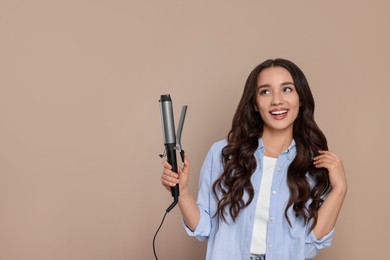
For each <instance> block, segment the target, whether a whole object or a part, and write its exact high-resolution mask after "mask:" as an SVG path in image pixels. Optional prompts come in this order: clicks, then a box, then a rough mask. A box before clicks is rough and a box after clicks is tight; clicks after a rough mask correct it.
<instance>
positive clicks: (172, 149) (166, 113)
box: [160, 94, 187, 212]
mask: <svg viewBox="0 0 390 260" xmlns="http://www.w3.org/2000/svg"><path fill="white" fill-rule="evenodd" d="M160 108H161V121H162V129H163V136H164V146H165V150H164V153H163V154H160V157H161V158H163V157H164V156H167V159H168V163H169V164H170V165H171V166H172V171H173V172H175V173H178V169H177V159H176V151H180V156H181V160H182V161H183V162H184V150H183V149H182V146H181V134H182V131H183V125H184V119H185V116H186V112H187V106H183V108H182V110H181V115H180V121H179V125H178V130H177V137H176V133H175V122H174V118H173V106H172V99H171V96H170V95H169V94H167V95H161V96H160ZM171 194H172V197H173V202H172V204H171V205H170V206H169V207H168V208H167V210H166V211H167V212H169V211H171V209H173V208H174V207H175V206H176V204H177V203H178V201H179V195H180V192H179V184H177V185H176V186H175V187H171Z"/></svg>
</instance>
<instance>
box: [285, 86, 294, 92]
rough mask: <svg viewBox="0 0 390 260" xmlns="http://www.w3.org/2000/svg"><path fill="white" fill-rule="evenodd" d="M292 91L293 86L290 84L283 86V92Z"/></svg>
mask: <svg viewBox="0 0 390 260" xmlns="http://www.w3.org/2000/svg"><path fill="white" fill-rule="evenodd" d="M293 91H294V87H292V86H285V87H283V92H284V93H290V92H293Z"/></svg>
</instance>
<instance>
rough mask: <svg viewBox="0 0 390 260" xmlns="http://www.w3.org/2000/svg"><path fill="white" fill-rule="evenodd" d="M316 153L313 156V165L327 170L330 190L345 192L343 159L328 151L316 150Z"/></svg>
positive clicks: (345, 181) (345, 180)
mask: <svg viewBox="0 0 390 260" xmlns="http://www.w3.org/2000/svg"><path fill="white" fill-rule="evenodd" d="M318 153H319V155H318V156H316V157H314V158H313V159H314V162H313V163H314V166H315V167H317V168H326V169H327V170H328V172H329V180H330V184H331V185H332V190H337V191H340V192H346V191H347V179H346V177H345V170H344V164H343V160H342V159H341V158H340V157H339V156H337V155H336V154H335V153H333V152H330V151H318Z"/></svg>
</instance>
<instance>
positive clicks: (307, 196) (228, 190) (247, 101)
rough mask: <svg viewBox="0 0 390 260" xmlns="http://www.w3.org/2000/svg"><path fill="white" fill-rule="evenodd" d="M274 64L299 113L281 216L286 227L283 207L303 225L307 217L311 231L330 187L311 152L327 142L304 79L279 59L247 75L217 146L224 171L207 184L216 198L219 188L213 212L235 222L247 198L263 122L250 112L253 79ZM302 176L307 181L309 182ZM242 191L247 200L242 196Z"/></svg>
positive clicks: (294, 67) (254, 89)
mask: <svg viewBox="0 0 390 260" xmlns="http://www.w3.org/2000/svg"><path fill="white" fill-rule="evenodd" d="M276 66H279V67H283V68H285V69H286V70H288V71H289V72H290V74H291V76H292V78H293V81H294V85H295V88H296V91H297V93H298V96H299V101H300V108H299V113H298V116H297V118H296V119H295V121H294V124H293V138H294V140H295V143H296V150H297V155H296V156H295V158H294V160H293V161H292V162H291V164H290V166H289V168H288V171H287V185H288V187H289V190H290V198H289V201H288V203H287V206H286V209H285V217H286V219H287V221H288V223H289V224H290V226H291V222H290V219H289V217H288V214H287V211H288V209H289V208H290V207H292V208H293V210H294V213H295V214H296V216H298V217H302V218H303V219H304V222H305V224H307V223H309V221H310V220H312V224H311V226H310V228H309V231H311V230H312V229H313V228H314V227H315V226H316V224H317V219H318V210H319V208H320V206H321V204H322V202H323V199H322V198H323V197H324V196H325V195H327V194H328V193H329V192H330V190H331V186H330V182H329V175H328V171H327V170H326V169H324V168H321V169H317V168H316V167H314V165H313V156H315V155H317V154H318V152H317V151H318V150H328V145H327V141H326V138H325V135H324V134H323V133H322V131H321V130H320V128H319V127H318V126H317V124H316V122H315V120H314V106H315V105H314V98H313V95H312V93H311V90H310V87H309V84H308V82H307V79H306V77H305V75H304V74H303V72H302V71H301V69H299V67H298V66H297V65H295V64H294V63H293V62H291V61H289V60H285V59H275V60H266V61H264V62H263V63H261V64H259V65H258V66H257V67H255V68H254V69H253V71H252V72H251V73H250V74H249V76H248V79H247V81H246V84H245V87H244V91H243V94H242V97H241V100H240V102H239V104H238V107H237V109H236V112H235V114H234V117H233V121H232V127H231V130H230V131H229V133H228V136H227V141H228V144H227V145H226V146H225V147H224V148H223V149H222V161H223V165H224V170H223V173H222V174H221V176H220V177H219V178H218V179H217V180H216V181H215V182H214V184H213V193H214V195H215V196H216V197H217V198H218V191H219V192H220V198H219V202H218V210H217V213H216V215H219V217H220V218H222V220H224V221H226V216H225V212H228V213H229V214H230V216H231V217H232V219H233V221H235V220H236V218H237V216H238V214H239V212H240V210H241V209H242V208H244V207H246V206H248V205H249V204H250V203H251V202H252V200H253V197H254V189H253V186H252V183H251V176H252V174H253V173H254V171H255V169H256V166H257V162H256V159H255V156H254V152H255V151H256V149H257V148H258V146H259V138H260V137H261V136H262V134H263V124H264V122H263V120H262V118H261V116H260V113H259V112H258V111H256V110H255V107H256V95H257V80H258V76H259V73H260V72H261V71H262V70H264V69H266V68H270V67H276ZM307 175H309V177H310V179H311V180H312V181H310V183H309V180H308V178H307V177H308V176H307ZM245 192H246V193H247V194H248V198H247V199H245V200H244V194H245ZM308 202H310V203H308Z"/></svg>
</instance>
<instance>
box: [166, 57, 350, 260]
mask: <svg viewBox="0 0 390 260" xmlns="http://www.w3.org/2000/svg"><path fill="white" fill-rule="evenodd" d="M163 166H164V170H163V174H162V178H161V182H162V184H163V185H164V186H165V187H166V188H168V189H169V187H172V186H175V185H176V184H180V199H179V207H180V211H181V214H182V216H183V220H184V223H185V228H186V230H187V232H188V234H189V235H191V236H195V237H197V238H198V239H200V240H205V239H208V247H207V255H206V259H212V260H216V259H224V260H226V259H235V260H236V259H267V260H300V259H313V258H314V256H315V255H316V254H317V253H318V251H319V250H320V249H322V248H325V247H328V246H330V244H331V240H332V237H333V232H334V226H335V223H336V220H337V217H338V215H339V212H340V209H341V207H342V204H343V201H344V198H345V195H346V192H347V182H346V178H345V172H344V167H343V163H342V160H341V159H340V158H339V157H338V156H337V155H336V154H334V153H333V152H330V151H328V146H327V141H326V138H325V136H324V134H323V133H322V132H321V130H320V129H319V127H318V126H317V124H316V122H315V120H314V99H313V96H312V93H311V91H310V88H309V84H308V82H307V80H306V77H305V75H304V74H303V72H302V71H301V70H300V69H299V68H298V67H297V66H296V65H295V64H294V63H292V62H291V61H288V60H285V59H275V60H267V61H265V62H263V63H261V64H260V65H258V66H257V67H256V68H255V69H254V70H253V71H252V72H251V73H250V75H249V77H248V79H247V82H246V84H245V88H244V92H243V94H242V97H241V100H240V103H239V104H238V107H237V110H236V112H235V115H234V118H233V123H232V128H231V130H230V132H229V134H228V136H227V139H226V140H223V141H219V142H217V143H215V144H213V145H212V147H211V149H210V151H209V153H208V155H207V157H206V159H205V161H204V164H203V166H202V170H201V176H200V179H199V192H198V198H197V201H195V199H194V197H193V196H192V195H191V193H190V191H189V189H188V185H187V180H188V174H189V162H188V160H187V158H186V159H185V162H184V165H183V168H182V169H180V170H179V174H178V175H177V174H175V173H173V172H172V171H171V166H170V165H169V164H168V163H167V162H166V161H164V162H163Z"/></svg>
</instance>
